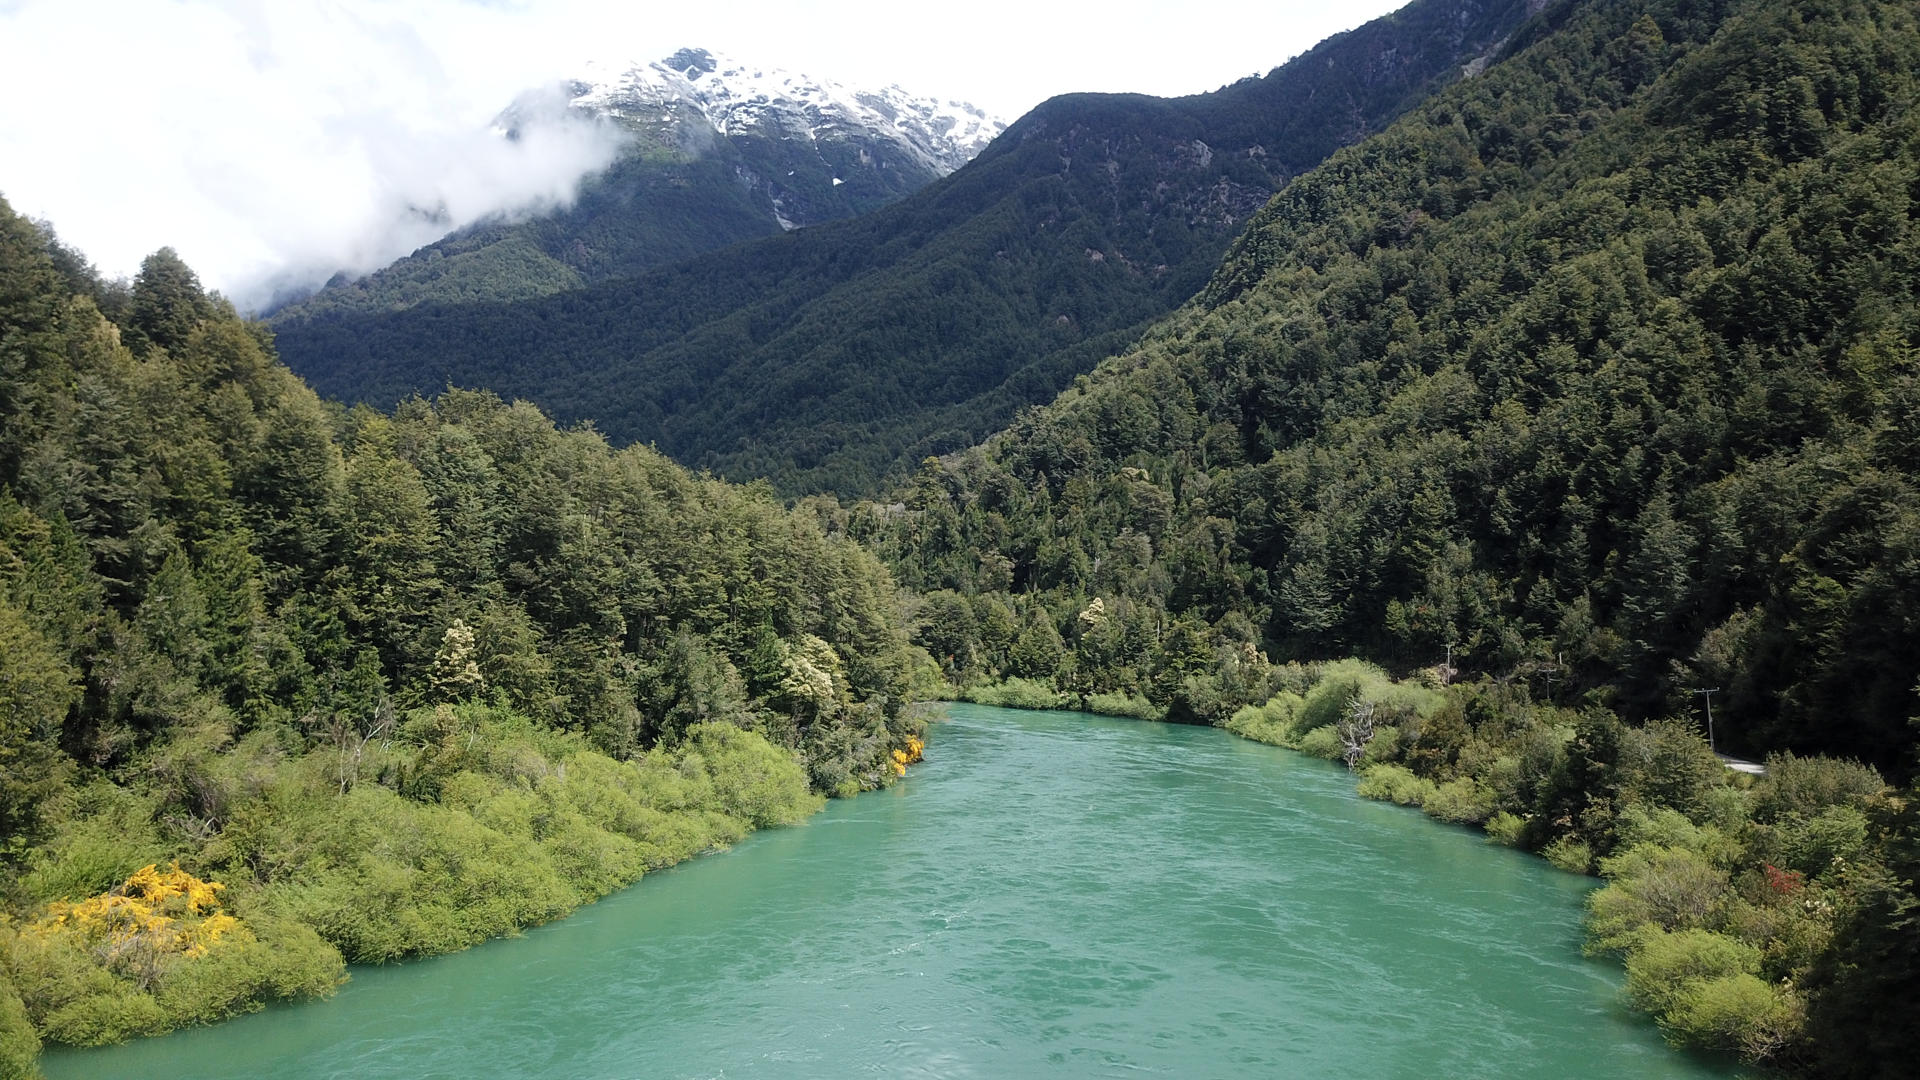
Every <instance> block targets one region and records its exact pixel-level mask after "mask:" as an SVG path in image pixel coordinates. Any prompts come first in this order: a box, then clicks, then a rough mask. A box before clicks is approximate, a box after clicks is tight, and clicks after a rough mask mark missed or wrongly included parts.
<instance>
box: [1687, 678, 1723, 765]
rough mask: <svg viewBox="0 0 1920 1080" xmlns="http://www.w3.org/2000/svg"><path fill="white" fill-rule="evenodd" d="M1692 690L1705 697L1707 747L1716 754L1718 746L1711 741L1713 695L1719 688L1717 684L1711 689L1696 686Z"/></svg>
mask: <svg viewBox="0 0 1920 1080" xmlns="http://www.w3.org/2000/svg"><path fill="white" fill-rule="evenodd" d="M1693 692H1694V693H1696V694H1699V695H1700V696H1701V697H1703V698H1706V699H1707V749H1709V750H1712V751H1713V752H1714V753H1716V754H1717V753H1719V752H1720V748H1719V747H1718V746H1715V745H1714V742H1713V695H1715V694H1717V693H1719V692H1720V688H1719V687H1717V686H1716V687H1714V688H1713V689H1711V690H1705V689H1699V688H1696V689H1695V690H1694V691H1693Z"/></svg>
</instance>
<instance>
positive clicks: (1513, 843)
mask: <svg viewBox="0 0 1920 1080" xmlns="http://www.w3.org/2000/svg"><path fill="white" fill-rule="evenodd" d="M1486 829H1487V839H1488V840H1491V841H1493V842H1494V843H1496V844H1505V845H1507V846H1508V847H1518V846H1520V840H1521V837H1522V836H1523V835H1525V833H1526V831H1527V823H1526V822H1525V821H1523V820H1522V819H1521V818H1520V817H1519V816H1518V815H1517V814H1510V813H1508V812H1506V811H1505V810H1502V811H1500V812H1499V813H1497V814H1494V815H1493V816H1492V817H1490V818H1488V819H1487V824H1486Z"/></svg>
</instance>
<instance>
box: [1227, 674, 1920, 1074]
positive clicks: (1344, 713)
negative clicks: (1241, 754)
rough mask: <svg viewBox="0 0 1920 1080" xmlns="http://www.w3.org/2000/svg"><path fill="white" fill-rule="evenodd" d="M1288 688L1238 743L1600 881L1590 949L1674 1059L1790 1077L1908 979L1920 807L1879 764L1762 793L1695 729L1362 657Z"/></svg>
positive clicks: (1242, 726) (1827, 769)
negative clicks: (1915, 820) (1346, 772)
mask: <svg viewBox="0 0 1920 1080" xmlns="http://www.w3.org/2000/svg"><path fill="white" fill-rule="evenodd" d="M1276 681H1278V682H1279V683H1281V684H1282V686H1281V688H1280V689H1279V690H1278V691H1277V692H1276V693H1274V694H1273V695H1272V696H1271V697H1270V698H1268V700H1267V701H1266V702H1265V703H1263V704H1261V705H1250V706H1246V707H1244V708H1242V709H1240V710H1239V711H1238V712H1236V713H1235V714H1234V715H1233V717H1232V718H1231V719H1229V720H1228V721H1227V723H1226V725H1225V726H1226V728H1227V730H1229V731H1231V732H1233V733H1235V734H1237V735H1241V736H1244V737H1246V738H1250V739H1256V740H1258V741H1261V742H1267V743H1272V744H1275V745H1278V746H1285V747H1289V748H1292V749H1295V750H1299V751H1302V752H1304V753H1308V754H1313V755H1316V756H1319V757H1325V758H1329V759H1332V760H1338V761H1345V762H1346V763H1347V764H1348V765H1350V766H1351V767H1352V768H1353V769H1354V770H1355V771H1356V772H1357V773H1358V775H1359V783H1360V793H1361V794H1362V795H1365V796H1367V797H1369V798H1375V799H1383V800H1390V801H1392V802H1395V803H1398V804H1400V805H1403V806H1416V807H1419V808H1420V809H1421V810H1423V811H1425V812H1426V813H1427V814H1429V815H1431V816H1433V817H1435V818H1438V819H1440V820H1442V821H1447V822H1453V823H1456V824H1462V825H1472V826H1476V827H1479V828H1483V829H1485V830H1486V833H1487V836H1488V839H1490V840H1493V841H1497V842H1499V843H1504V844H1511V845H1515V846H1518V847H1522V848H1525V849H1527V850H1530V851H1535V852H1538V853H1539V854H1541V855H1542V856H1544V857H1545V858H1547V859H1548V860H1550V861H1551V862H1553V863H1554V865H1556V866H1559V867H1561V868H1562V869H1565V870H1570V871H1573V872H1576V873H1589V872H1594V871H1597V872H1598V873H1599V874H1600V876H1601V877H1603V878H1605V879H1606V882H1607V884H1606V885H1605V886H1604V887H1602V888H1601V889H1599V890H1597V891H1596V892H1594V893H1593V894H1592V896H1591V897H1590V898H1589V901H1588V917H1587V947H1588V948H1589V950H1591V951H1594V952H1596V953H1611V954H1616V955H1619V956H1620V957H1622V958H1623V959H1624V961H1625V964H1626V970H1627V993H1628V996H1629V998H1630V999H1631V1001H1632V1003H1633V1004H1634V1005H1635V1006H1636V1007H1638V1008H1640V1009H1642V1010H1644V1011H1646V1012H1648V1013H1651V1014H1652V1015H1653V1017H1654V1019H1655V1020H1656V1021H1658V1023H1659V1024H1660V1026H1661V1028H1662V1030H1663V1031H1665V1032H1666V1034H1667V1036H1668V1038H1669V1039H1670V1040H1671V1041H1672V1042H1674V1043H1675V1044H1676V1045H1683V1046H1696V1047H1704V1048H1711V1049H1717V1050H1724V1051H1728V1052H1732V1053H1735V1054H1738V1055H1739V1056H1740V1057H1741V1058H1742V1059H1743V1060H1746V1061H1749V1062H1769V1063H1774V1064H1779V1065H1785V1066H1792V1065H1801V1064H1806V1063H1807V1061H1808V1058H1807V1055H1808V1053H1809V1040H1810V1038H1812V1037H1813V1036H1815V1035H1819V1036H1822V1037H1823V1038H1822V1040H1821V1041H1822V1045H1823V1046H1824V1047H1825V1048H1826V1052H1827V1053H1828V1054H1834V1053H1846V1052H1847V1050H1845V1049H1844V1048H1842V1044H1838V1043H1836V1042H1835V1041H1834V1039H1835V1035H1836V1034H1837V1033H1840V1032H1846V1031H1852V1030H1855V1029H1857V1028H1859V1027H1860V1026H1862V1024H1863V1022H1864V1021H1866V1019H1867V1018H1865V1017H1862V1016H1859V1015H1858V1014H1857V1010H1856V1006H1857V1005H1858V1003H1859V1002H1860V1001H1861V1000H1862V999H1863V998H1866V997H1867V996H1868V995H1869V994H1870V993H1871V992H1872V990H1871V988H1872V987H1873V986H1875V985H1876V982H1877V980H1880V979H1882V978H1884V977H1886V976H1887V975H1889V974H1893V975H1894V977H1896V978H1897V977H1904V976H1899V975H1898V974H1897V973H1898V972H1900V971H1902V970H1905V971H1911V970H1912V969H1911V968H1910V967H1908V968H1904V969H1903V968H1902V967H1901V966H1900V965H1901V964H1902V963H1903V962H1904V961H1902V960H1900V959H1899V958H1896V957H1890V956H1887V955H1885V954H1884V952H1883V951H1882V950H1883V948H1884V946H1885V945H1886V944H1888V939H1889V938H1892V939H1897V938H1898V936H1899V926H1900V925H1904V924H1898V923H1890V922H1889V921H1888V919H1887V916H1888V915H1889V914H1890V913H1892V912H1895V911H1911V910H1913V884H1912V877H1911V870H1912V865H1913V858H1912V854H1911V852H1907V851H1905V850H1904V848H1903V847H1902V846H1901V845H1902V841H1901V839H1900V838H1901V837H1902V835H1903V832H1902V829H1903V828H1905V829H1907V830H1909V831H1907V832H1906V833H1904V835H1907V836H1910V835H1911V832H1910V829H1911V817H1912V814H1913V811H1912V809H1911V807H1910V806H1909V803H1908V801H1907V800H1906V799H1905V798H1903V797H1901V796H1900V795H1898V794H1896V793H1895V792H1894V791H1892V790H1891V789H1889V788H1888V787H1887V786H1886V785H1885V783H1884V782H1883V781H1882V779H1881V777H1880V775H1879V773H1877V772H1876V771H1874V769H1872V768H1871V767H1869V766H1866V765H1861V764H1858V763H1855V762H1849V761H1838V760H1833V759H1829V758H1822V757H1811V758H1802V757H1796V756H1794V755H1793V754H1790V753H1782V754H1776V755H1772V756H1770V757H1769V758H1768V759H1767V762H1766V773H1765V774H1764V775H1762V776H1758V777H1755V776H1751V775H1748V774H1746V773H1742V772H1737V771H1734V770H1731V769H1728V768H1726V767H1725V765H1724V764H1723V763H1722V762H1721V761H1720V759H1719V758H1718V757H1716V756H1715V755H1714V753H1713V752H1712V750H1711V749H1710V748H1709V747H1708V745H1707V743H1706V740H1705V739H1703V738H1701V737H1700V735H1699V734H1698V733H1696V732H1695V731H1694V730H1693V729H1692V728H1691V727H1690V726H1688V725H1685V724H1681V723H1675V722H1656V723H1653V724H1649V725H1646V726H1644V727H1632V726H1628V725H1626V724H1623V723H1622V722H1621V721H1620V720H1619V718H1618V717H1616V716H1615V715H1613V714H1612V713H1610V712H1608V711H1606V710H1603V709H1599V708H1585V709H1570V708H1561V707H1556V706H1550V705H1542V704H1539V703H1536V702H1534V701H1532V700H1531V699H1530V697H1529V695H1528V693H1527V691H1526V688H1525V686H1524V685H1523V684H1520V683H1516V682H1504V683H1503V682H1495V681H1490V680H1482V681H1479V682H1475V683H1471V684H1466V685H1453V686H1442V685H1440V684H1439V680H1438V679H1437V677H1431V676H1429V677H1426V678H1416V679H1409V680H1401V681H1394V680H1392V679H1390V678H1389V677H1388V676H1387V675H1386V674H1385V673H1384V672H1382V671H1381V670H1380V669H1379V668H1376V667H1373V666H1372V665H1369V664H1365V663H1361V662H1359V661H1355V660H1343V661H1338V662H1335V663H1329V664H1307V665H1287V666H1286V667H1284V668H1281V669H1278V674H1277V680H1276ZM1911 948H1912V946H1911V945H1908V946H1907V949H1908V951H1909V952H1910V951H1911ZM1896 1007H1897V1006H1896ZM1895 1037H1897V1035H1896V1036H1895Z"/></svg>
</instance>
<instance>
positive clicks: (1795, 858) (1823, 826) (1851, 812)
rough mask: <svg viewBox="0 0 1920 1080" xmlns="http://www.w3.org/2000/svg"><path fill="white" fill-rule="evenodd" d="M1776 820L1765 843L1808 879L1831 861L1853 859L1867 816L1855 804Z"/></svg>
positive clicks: (1864, 838) (1863, 838) (1783, 862)
mask: <svg viewBox="0 0 1920 1080" xmlns="http://www.w3.org/2000/svg"><path fill="white" fill-rule="evenodd" d="M1777 821H1778V824H1776V825H1775V826H1774V827H1773V830H1772V831H1773V834H1774V835H1773V836H1772V837H1771V839H1772V841H1773V842H1772V844H1771V845H1769V846H1771V847H1773V848H1774V849H1775V850H1776V851H1777V852H1778V856H1779V857H1778V859H1777V860H1776V861H1777V862H1778V864H1779V865H1781V866H1783V867H1787V868H1789V869H1793V870H1798V871H1800V872H1801V873H1803V874H1805V875H1807V876H1808V877H1810V878H1816V877H1819V876H1821V875H1822V874H1824V873H1826V872H1827V869H1828V868H1829V867H1831V866H1833V865H1834V864H1835V863H1838V864H1840V865H1841V866H1845V865H1846V864H1848V863H1851V862H1853V861H1855V860H1856V859H1858V858H1859V857H1860V853H1861V852H1862V851H1863V850H1865V849H1866V846H1867V816H1866V815H1865V814H1863V813H1861V812H1860V810H1859V809H1858V808H1856V807H1852V806H1845V805H1838V806H1829V807H1827V808H1826V809H1824V810H1821V811H1820V812H1819V813H1816V814H1814V815H1812V816H1811V817H1803V816H1802V815H1800V814H1799V813H1798V812H1796V813H1793V814H1789V815H1787V816H1786V817H1785V818H1782V819H1777Z"/></svg>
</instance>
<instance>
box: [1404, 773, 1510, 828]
mask: <svg viewBox="0 0 1920 1080" xmlns="http://www.w3.org/2000/svg"><path fill="white" fill-rule="evenodd" d="M1420 806H1421V809H1423V810H1425V811H1426V812H1427V813H1428V814H1430V815H1432V816H1433V817H1436V818H1439V819H1440V820H1441V821H1450V822H1452V823H1454V824H1455V825H1478V824H1480V823H1481V822H1483V821H1485V820H1487V815H1488V814H1491V813H1492V812H1493V792H1492V791H1491V790H1489V789H1488V788H1487V787H1486V785H1484V784H1481V783H1480V782H1479V781H1477V780H1474V779H1473V778H1471V777H1466V776H1462V777H1458V778H1456V779H1453V780H1449V781H1447V782H1446V783H1444V784H1441V785H1439V786H1437V787H1435V788H1434V789H1433V791H1432V792H1431V793H1429V794H1428V795H1427V797H1426V798H1425V800H1423V801H1422V802H1421V804H1420Z"/></svg>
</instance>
